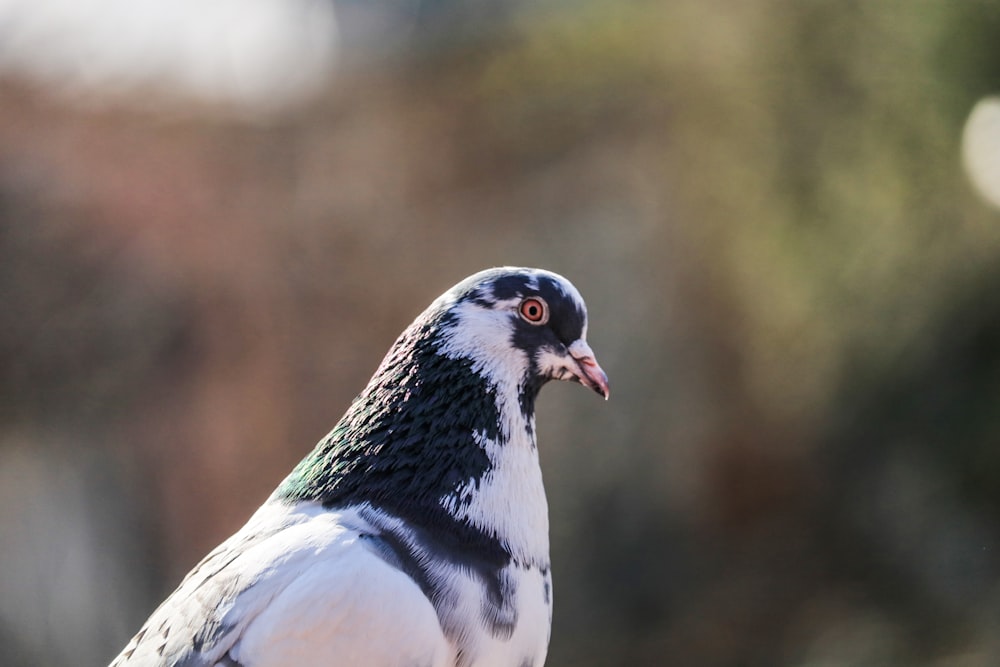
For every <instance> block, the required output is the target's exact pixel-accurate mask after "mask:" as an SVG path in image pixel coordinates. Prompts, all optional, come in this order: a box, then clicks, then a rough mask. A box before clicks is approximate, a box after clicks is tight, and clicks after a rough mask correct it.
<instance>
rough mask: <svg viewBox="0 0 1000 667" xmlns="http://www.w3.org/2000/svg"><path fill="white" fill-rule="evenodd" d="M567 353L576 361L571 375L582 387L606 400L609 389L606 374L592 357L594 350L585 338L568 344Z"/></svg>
mask: <svg viewBox="0 0 1000 667" xmlns="http://www.w3.org/2000/svg"><path fill="white" fill-rule="evenodd" d="M568 349H569V354H570V356H571V357H573V360H574V361H576V369H574V370H573V371H572V372H573V375H574V376H575V377H576V379H577V380H579V381H580V384H582V385H583V386H584V387H589V388H591V389H593V390H594V391H596V392H597V393H598V394H600V395H601V396H603V397H604V400H608V396H610V395H611V390H610V389H609V388H608V376H607V374H606V373H605V372H604V370H602V369H601V366H600V364H598V363H597V359H595V358H594V351H593V350H591V349H590V346H589V345H587V342H586V341H585V340H582V339H581V340H578V341H576V342H575V343H573V344H572V345H570V346H569V348H568Z"/></svg>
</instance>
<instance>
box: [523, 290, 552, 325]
mask: <svg viewBox="0 0 1000 667" xmlns="http://www.w3.org/2000/svg"><path fill="white" fill-rule="evenodd" d="M517 312H518V313H520V314H521V319H523V320H524V321H525V322H527V323H529V324H537V325H542V324H545V323H546V322H548V321H549V307H548V305H547V304H546V303H545V301H543V300H542V299H540V298H538V297H536V296H529V297H528V298H527V299H525V300H524V301H522V302H521V305H520V306H518V308H517Z"/></svg>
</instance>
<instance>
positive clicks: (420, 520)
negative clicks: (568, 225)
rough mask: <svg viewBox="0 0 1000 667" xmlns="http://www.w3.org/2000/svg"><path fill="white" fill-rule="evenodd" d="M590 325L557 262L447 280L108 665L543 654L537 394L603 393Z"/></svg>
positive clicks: (532, 659) (548, 587)
mask: <svg viewBox="0 0 1000 667" xmlns="http://www.w3.org/2000/svg"><path fill="white" fill-rule="evenodd" d="M529 300H534V301H531V303H533V304H536V305H537V304H539V303H540V304H541V306H543V307H544V308H543V310H544V315H545V319H544V321H541V318H539V321H532V320H531V319H529V318H528V317H526V316H524V314H523V313H522V312H521V310H520V307H521V305H523V304H524V303H527V302H528V301H529ZM537 312H538V311H532V314H533V315H534V314H535V313H537ZM586 329H587V319H586V308H585V306H584V304H583V300H582V299H581V298H580V296H579V294H578V293H577V291H576V289H575V288H574V287H573V286H572V285H571V284H570V283H569V282H568V281H566V280H565V279H564V278H562V277H560V276H558V275H556V274H553V273H550V272H546V271H541V270H538V269H515V268H502V269H491V270H488V271H484V272H481V273H478V274H476V275H474V276H471V277H470V278H468V279H466V280H464V281H462V282H461V283H459V284H458V285H456V286H455V287H453V288H452V289H451V290H449V291H447V292H445V293H444V294H443V295H442V296H441V297H439V298H438V299H437V300H435V301H434V303H432V304H431V306H430V307H429V308H428V309H427V310H426V311H424V313H422V314H421V315H420V316H419V317H418V318H417V319H416V320H415V321H414V323H413V324H412V325H410V327H408V328H407V329H406V331H404V332H403V334H402V335H401V336H400V337H399V339H398V340H397V341H396V343H395V344H394V345H393V347H392V348H391V349H390V351H389V353H388V354H387V356H386V358H385V359H384V360H383V362H382V364H381V365H380V366H379V368H378V370H377V371H376V372H375V375H374V376H373V377H372V379H371V381H370V382H369V384H368V386H367V387H366V388H365V390H364V391H363V392H362V393H361V395H360V396H359V397H358V398H357V399H356V400H355V401H354V403H352V405H351V406H350V407H349V408H348V410H347V412H346V414H345V415H344V417H343V418H342V419H341V420H340V421H339V422H338V423H337V425H336V426H335V427H334V429H333V430H332V431H331V432H330V434H329V435H328V436H326V437H325V438H324V439H323V440H322V441H320V443H319V444H318V445H317V446H316V448H315V449H314V450H313V451H312V453H310V454H309V455H308V456H307V457H306V458H305V459H303V461H302V462H301V463H300V464H299V465H298V466H297V467H296V468H295V470H293V471H292V473H291V474H290V475H289V476H288V477H287V478H286V479H285V481H284V482H282V484H281V485H280V486H279V487H278V489H277V490H276V491H275V492H274V494H272V496H271V497H270V498H269V499H268V500H267V502H266V503H265V504H264V505H263V506H262V507H261V508H260V510H258V511H257V513H255V514H254V516H253V517H251V519H250V521H249V522H248V523H247V524H246V525H245V526H244V527H243V528H242V529H240V531H238V532H237V533H236V534H235V535H233V537H231V538H229V539H228V540H227V541H226V542H224V543H223V544H222V545H220V546H219V547H218V548H216V549H215V550H214V551H213V552H212V553H210V554H209V555H208V556H206V558H205V559H204V560H203V561H202V562H201V563H199V564H198V565H197V566H196V567H195V568H194V569H193V570H192V571H191V573H190V574H189V575H188V576H187V577H186V578H185V580H184V581H183V582H182V583H181V585H180V586H179V587H178V589H177V590H176V591H175V592H174V593H173V594H172V595H171V596H170V597H168V598H167V600H166V601H165V602H164V603H163V604H162V605H161V606H160V607H159V608H158V609H157V610H156V611H155V612H154V613H153V615H152V616H151V617H150V618H149V620H148V621H147V622H146V624H145V625H144V626H143V627H142V629H140V631H139V633H138V634H137V635H136V636H135V637H134V638H133V640H132V641H131V642H130V643H129V645H128V646H127V647H126V648H125V650H123V651H122V653H121V654H120V655H119V656H118V658H116V660H115V661H114V662H113V663H112V664H113V665H115V666H119V667H125V666H128V665H172V666H173V665H177V666H181V665H183V666H202V665H204V666H210V665H242V666H243V667H264V666H267V665H283V664H296V665H327V666H329V665H345V666H346V665H368V666H371V667H380V666H382V665H384V666H386V667H389V666H393V667H395V666H404V665H406V666H408V665H421V666H423V665H426V666H428V667H489V666H497V667H500V666H508V665H509V666H511V667H520V666H523V665H535V666H540V665H541V664H542V663H543V662H544V660H545V654H546V651H547V646H548V640H549V627H550V623H551V613H552V607H551V603H552V580H551V572H550V566H549V555H548V547H549V545H548V516H547V507H546V501H545V493H544V488H543V486H542V478H541V470H540V468H539V465H538V453H537V447H536V443H535V435H534V433H535V430H534V404H535V398H536V396H537V393H538V390H539V389H540V388H541V386H542V385H543V384H544V383H545V382H546V381H547V380H549V379H573V380H577V381H579V382H581V383H583V384H585V385H587V386H589V387H591V388H593V389H595V390H596V391H598V392H599V393H601V394H602V395H604V396H605V397H607V379H606V377H605V376H604V373H603V371H601V369H600V367H599V366H598V365H597V363H596V361H595V360H594V358H593V354H592V352H590V348H589V347H588V346H587V344H586V340H585V338H586Z"/></svg>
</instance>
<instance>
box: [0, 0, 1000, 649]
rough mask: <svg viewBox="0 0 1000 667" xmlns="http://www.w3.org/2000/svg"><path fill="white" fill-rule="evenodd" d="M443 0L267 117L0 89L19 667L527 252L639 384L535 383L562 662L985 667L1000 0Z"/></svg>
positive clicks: (10, 634)
mask: <svg viewBox="0 0 1000 667" xmlns="http://www.w3.org/2000/svg"><path fill="white" fill-rule="evenodd" d="M414 6H415V7H417V10H416V11H417V20H416V21H415V23H414V25H413V26H410V28H411V32H410V33H407V34H408V35H409V36H408V37H407V38H406V39H403V38H399V41H400V42H401V43H404V44H405V46H403V47H401V48H399V49H397V50H395V51H393V52H392V54H391V55H385V54H380V55H379V57H377V58H372V59H371V60H369V61H365V60H364V59H362V58H358V59H357V60H356V61H350V59H348V62H352V63H353V64H351V66H350V67H345V68H344V69H343V70H342V71H341V73H340V76H339V78H338V79H337V80H335V81H333V82H332V83H331V86H330V91H329V93H328V94H327V95H326V96H324V97H322V98H321V99H318V100H316V101H314V102H313V103H312V104H310V105H308V106H306V107H304V108H302V109H300V110H299V111H297V112H295V113H292V112H287V114H286V115H284V116H279V117H271V118H269V119H266V120H260V121H258V122H248V121H247V120H246V117H245V116H244V115H240V114H236V115H235V116H234V115H230V114H228V113H227V112H226V110H225V109H207V108H192V109H191V110H190V111H189V112H188V113H187V114H177V113H176V110H175V109H174V110H172V112H171V113H172V114H173V115H165V114H164V115H156V114H155V113H152V112H150V111H149V110H148V108H147V110H145V111H135V110H130V109H129V108H128V107H127V105H126V106H113V105H112V106H110V107H108V108H104V109H95V108H84V107H76V106H73V105H72V104H70V103H68V102H66V101H65V100H62V99H59V101H57V99H56V98H52V97H50V96H49V94H48V93H47V92H46V91H45V90H44V89H42V88H38V87H36V86H33V85H31V84H30V83H25V82H23V81H15V80H6V81H3V82H2V84H0V86H2V88H0V297H2V300H3V303H4V305H5V307H4V309H3V311H2V312H3V320H2V326H0V361H2V364H3V374H2V376H0V395H2V397H3V402H2V412H0V436H2V438H0V454H2V455H3V459H2V461H3V466H2V469H3V471H4V473H5V476H4V478H3V479H4V481H5V482H6V483H5V484H4V485H3V486H4V489H5V493H7V495H6V496H4V499H5V502H4V503H2V504H0V505H2V506H3V507H4V508H5V513H4V514H3V515H0V538H2V541H3V543H4V545H5V547H4V549H5V556H6V555H7V552H8V549H10V548H9V547H7V546H6V545H10V544H16V545H17V549H11V550H10V551H9V553H11V554H12V557H10V558H5V559H4V562H3V563H4V564H3V565H2V566H0V567H2V569H0V641H3V642H4V643H5V644H9V645H10V649H9V650H8V651H5V653H6V654H7V655H9V656H12V657H11V658H9V659H8V658H5V659H0V662H4V661H7V660H11V661H12V662H10V664H15V663H21V664H38V665H43V664H52V663H53V662H60V661H62V662H65V661H66V660H67V659H68V658H67V657H66V656H73V655H76V656H77V660H78V661H83V662H94V661H96V662H98V663H99V662H101V661H102V660H106V659H109V658H110V657H111V655H113V654H114V653H115V651H117V650H118V648H120V646H121V645H122V644H124V642H125V640H126V639H127V637H128V635H129V633H130V632H132V631H134V630H135V628H137V627H138V625H139V623H140V622H141V620H142V619H143V618H144V617H145V615H146V614H147V613H148V612H149V610H150V609H152V607H153V605H154V604H155V603H156V601H157V600H158V599H159V598H160V597H162V595H163V594H165V593H166V592H167V591H168V590H170V588H171V587H172V586H173V585H174V584H175V583H176V581H177V579H178V578H179V577H180V576H181V575H182V574H183V573H184V572H185V571H186V570H187V569H188V568H189V567H190V566H191V565H192V563H194V562H195V560H196V559H197V558H198V557H199V556H200V555H201V554H202V553H204V552H205V551H206V550H207V549H209V548H211V547H212V546H214V544H216V543H217V542H218V541H219V540H220V539H222V538H223V537H224V536H226V535H228V534H229V533H230V532H231V531H233V530H234V529H235V528H236V527H237V526H238V525H239V524H240V522H241V521H242V520H243V519H245V517H246V516H248V515H249V513H250V512H251V511H252V510H253V509H254V508H255V507H256V506H257V505H258V504H259V503H260V502H261V500H262V499H263V498H264V497H265V496H266V494H267V493H268V492H269V490H270V489H271V488H273V486H274V485H275V484H276V483H277V481H278V480H279V479H280V478H281V477H282V476H283V475H284V474H285V472H286V471H287V470H288V469H289V468H290V467H291V465H293V464H294V462H295V461H296V460H297V459H298V458H300V457H301V456H302V454H303V453H304V452H305V451H307V450H308V449H309V448H310V446H311V444H312V443H313V442H315V441H316V440H317V439H318V438H319V437H320V436H321V435H322V434H323V433H324V432H325V429H327V428H329V427H330V426H331V425H332V424H333V422H334V421H335V420H336V418H337V417H338V416H339V414H340V413H341V411H342V409H343V407H344V406H345V405H346V404H347V402H348V401H349V400H350V398H351V396H352V395H353V394H354V393H356V392H357V391H358V390H359V389H360V388H361V387H362V386H363V384H364V382H365V380H366V378H367V376H368V374H369V373H370V372H371V370H372V369H373V368H374V367H375V365H376V364H377V362H378V360H379V359H380V355H381V354H382V353H384V351H385V349H387V347H388V345H389V344H390V343H391V341H392V340H393V338H394V337H395V335H396V334H397V333H398V332H399V331H400V330H401V329H402V327H403V326H405V324H406V323H407V322H408V321H409V320H410V319H411V318H412V317H413V315H415V314H416V312H418V311H419V310H420V309H421V308H422V307H423V306H424V305H425V304H426V303H427V302H428V301H429V300H430V299H431V298H433V297H434V296H435V295H436V294H437V293H439V292H440V291H441V290H443V289H444V288H446V287H447V286H449V285H451V284H452V283H453V282H455V281H456V280H458V279H459V278H461V277H463V276H465V275H467V274H468V273H471V272H473V271H475V270H477V269H480V268H482V267H484V266H486V265H490V264H532V265H540V266H545V267H547V268H551V269H553V270H556V271H559V272H561V273H564V274H565V275H567V276H568V277H569V278H571V279H572V280H573V281H574V282H575V283H576V284H577V285H578V287H580V289H581V292H582V293H583V294H584V295H585V296H586V297H587V300H588V303H589V306H590V310H591V320H592V322H591V332H590V338H591V342H592V344H593V347H594V348H595V350H596V351H597V353H598V355H599V358H600V359H601V361H602V365H604V367H605V368H607V369H608V371H609V374H610V375H611V379H612V384H613V393H614V397H613V399H612V401H611V402H610V403H609V404H608V405H607V406H601V409H596V408H594V406H593V403H592V401H591V400H590V399H591V398H592V397H589V396H585V395H582V393H580V392H573V391H562V390H560V389H556V388H553V389H549V390H547V391H546V395H545V397H544V399H543V401H542V404H541V405H540V412H541V414H540V415H539V429H540V439H541V442H542V446H541V450H542V457H543V468H544V470H545V475H546V483H547V488H548V490H549V496H550V504H551V514H552V532H553V560H554V570H555V600H556V613H555V627H554V632H553V640H552V647H551V651H550V659H549V662H548V664H550V665H626V664H627V665H644V664H649V665H660V664H686V665H705V666H713V665H720V666H721V665H761V666H764V665H767V666H771V665H788V666H790V667H791V666H796V667H799V666H801V667H814V666H824V667H825V666H832V665H838V666H854V665H856V666H858V667H861V666H867V665H873V664H878V665H927V666H929V667H930V666H933V667H944V666H949V667H953V666H954V667H958V666H962V667H965V666H980V665H983V666H986V665H994V664H997V662H998V661H1000V640H998V638H997V637H998V635H997V633H996V627H997V623H998V622H1000V587H998V582H1000V528H998V526H1000V523H998V520H1000V449H998V447H997V443H998V442H1000V418H998V416H997V415H998V414H1000V412H998V411H997V407H996V406H997V401H998V399H1000V301H998V299H997V296H996V295H997V294H998V293H1000V272H998V270H997V267H998V266H1000V214H998V212H997V211H993V210H989V209H988V208H987V207H986V206H985V205H984V204H983V203H982V202H980V201H979V200H977V199H976V198H975V196H974V194H973V192H972V190H971V188H970V187H969V186H968V185H967V183H966V180H965V178H964V175H963V174H962V172H961V166H960V159H959V145H960V136H961V130H962V124H963V122H964V120H965V116H966V114H967V113H968V111H969V109H970V108H971V107H972V105H973V104H974V103H975V101H976V100H977V99H978V98H979V97H980V96H982V95H985V94H991V93H992V94H995V93H996V92H997V89H998V88H1000V42H998V41H997V40H996V34H997V33H998V31H1000V4H997V3H994V2H987V1H983V2H978V1H974V0H961V1H958V2H949V1H946V0H914V1H913V2H906V3H903V2H893V1H890V0H878V1H876V2H854V1H852V2H828V1H815V2H813V1H810V2H791V1H790V0H753V1H750V2H733V1H724V0H711V1H709V2H704V1H696V0H676V1H674V2H670V3H665V2H653V1H651V0H630V1H626V2H609V1H602V0H591V1H588V2H572V3H570V2H545V3H539V4H537V5H535V4H532V5H529V4H527V3H524V4H521V3H509V4H504V3H496V2H481V3H470V4H469V5H468V6H467V7H465V8H463V9H462V10H460V11H455V12H452V11H451V10H450V9H449V8H450V6H451V5H450V3H443V2H425V3H415V5H414ZM345 29H346V26H345ZM116 99H117V98H116ZM32 457H34V459H33V458H32ZM18 471H24V472H18ZM46 471H52V472H51V474H50V476H49V477H46V474H47V473H46ZM49 485H50V486H51V487H52V489H53V491H52V492H51V493H50V492H49V491H48V490H47V489H46V487H47V486H49ZM53 499H55V500H53ZM19 504H23V507H21V506H19ZM59 504H64V505H68V506H72V507H73V509H74V511H73V512H71V513H67V515H66V516H65V517H55V518H53V517H52V514H53V512H54V510H52V509H51V508H52V507H53V506H58V505H59ZM46 517H48V519H46ZM67 517H68V518H67ZM56 518H58V519H60V520H59V521H56V520H55V519H56ZM68 525H73V526H81V527H80V528H79V529H78V530H69V529H67V527H66V526H68ZM95 536H97V537H95ZM63 552H65V553H68V554H71V555H70V556H67V558H66V559H64V560H55V561H54V560H52V559H43V558H35V557H33V555H38V554H46V553H63ZM102 563H103V565H102ZM151 578H152V581H151ZM18 581H20V582H24V581H29V582H34V583H33V584H32V586H36V587H37V588H35V589H32V588H31V586H19V585H14V583H12V582H18ZM81 581H86V582H88V584H87V585H86V586H83V585H79V586H72V585H70V584H71V583H72V582H81ZM28 590H39V591H42V592H43V593H44V594H39V595H37V599H35V598H32V597H31V596H30V593H28V592H26V591H28ZM26 597H27V599H26ZM88 605H89V606H91V607H93V608H100V609H102V610H104V613H102V614H92V615H91V614H85V613H79V610H80V609H86V608H88ZM69 626H72V627H71V629H70V627H69ZM85 637H89V638H90V639H89V640H88V641H83V640H82V639H81V638H85Z"/></svg>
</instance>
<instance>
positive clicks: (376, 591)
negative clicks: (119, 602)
mask: <svg viewBox="0 0 1000 667" xmlns="http://www.w3.org/2000/svg"><path fill="white" fill-rule="evenodd" d="M367 530H369V526H368V525H367V523H366V522H365V521H364V520H363V519H361V518H360V517H359V516H358V514H357V513H355V512H352V511H344V512H330V511H325V510H323V508H322V507H320V506H318V505H315V504H303V505H299V506H297V507H288V506H285V505H284V504H281V503H268V504H266V505H265V506H264V507H262V508H261V509H260V510H259V511H258V512H257V514H255V515H254V517H253V518H251V519H250V521H249V522H248V523H247V525H246V526H244V527H243V528H242V529H241V530H240V531H239V532H238V533H236V534H235V535H233V536H232V537H231V538H229V539H228V540H226V541H225V542H224V543H223V544H222V545H220V546H219V547H218V548H216V549H215V550H214V551H212V552H211V553H210V554H209V555H208V556H206V557H205V559H204V560H202V562H201V563H199V564H198V565H197V566H196V567H195V568H194V570H192V571H191V573H190V574H188V576H187V577H186V578H185V579H184V581H182V582H181V585H180V586H179V587H178V588H177V590H176V591H174V593H173V594H171V595H170V597H168V598H167V599H166V601H164V603H163V604H162V605H160V607H159V608H158V609H157V610H156V611H155V612H153V614H152V616H150V618H149V620H148V621H147V622H146V624H145V625H143V627H142V629H140V630H139V632H138V633H137V634H136V636H135V637H134V638H133V639H132V641H131V642H129V644H128V646H126V647H125V650H123V651H122V653H121V654H120V655H119V656H118V657H117V658H116V659H115V661H114V662H112V667H133V666H137V665H143V666H148V665H160V666H164V667H166V666H170V667H211V666H215V665H220V666H221V665H242V666H243V667H266V666H268V665H287V664H296V665H311V664H323V665H327V666H333V667H336V666H337V665H345V666H346V665H371V666H372V667H376V666H378V665H399V664H422V665H424V664H426V665H442V664H447V663H448V661H449V660H452V661H453V660H454V651H453V649H452V648H451V647H450V645H449V643H448V641H447V640H446V639H445V637H444V635H443V633H442V630H441V627H440V624H439V622H438V618H437V614H436V613H435V611H434V607H433V605H432V604H431V602H430V601H429V600H428V599H427V597H426V596H425V595H424V593H423V592H421V590H420V588H419V587H418V586H417V584H415V583H414V581H413V580H412V579H411V578H410V577H409V576H408V575H407V574H405V573H404V572H402V571H401V570H400V569H398V567H396V566H395V565H394V564H392V563H391V562H390V561H387V560H386V559H385V558H383V557H381V556H380V555H379V554H378V553H376V552H375V551H374V550H373V549H372V548H371V547H370V546H369V545H368V542H369V541H368V540H365V539H363V536H366V531H367Z"/></svg>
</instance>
